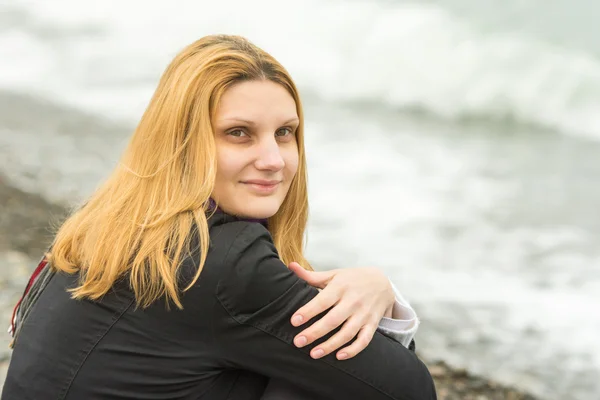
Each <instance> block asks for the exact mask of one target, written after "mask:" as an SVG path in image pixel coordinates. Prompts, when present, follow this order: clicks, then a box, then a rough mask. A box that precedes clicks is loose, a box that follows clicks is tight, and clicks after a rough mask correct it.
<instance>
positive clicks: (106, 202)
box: [48, 35, 312, 308]
mask: <svg viewBox="0 0 600 400" xmlns="http://www.w3.org/2000/svg"><path fill="white" fill-rule="evenodd" d="M247 80H270V81H273V82H276V83H278V84H280V85H282V86H283V87H285V88H286V89H287V90H288V92H289V93H290V94H291V95H292V97H293V98H294V100H295V101H296V108H297V113H298V117H299V118H300V126H299V127H298V130H297V134H296V138H297V141H298V156H299V165H298V171H297V173H296V176H295V178H294V180H293V181H292V183H291V186H290V189H289V192H288V194H287V196H286V198H285V200H284V201H283V204H282V205H281V207H280V208H279V210H278V211H277V213H276V214H275V215H274V216H272V217H271V218H269V220H268V229H269V231H270V233H271V235H272V237H273V240H274V243H275V246H276V248H277V250H278V252H279V255H280V258H281V260H282V261H283V262H284V263H286V264H288V263H289V262H291V261H297V262H299V263H300V264H301V265H302V266H303V267H304V268H306V269H308V270H312V268H311V267H310V265H309V264H308V262H307V261H306V259H305V258H304V255H303V241H304V231H305V228H306V223H307V219H308V195H307V176H306V159H305V150H304V118H303V113H302V106H301V102H300V98H299V96H298V91H297V89H296V86H295V84H294V82H293V81H292V79H291V77H290V75H289V74H288V72H287V71H286V70H285V69H284V68H283V66H281V64H280V63H279V62H277V60H275V59H274V58H273V57H272V56H271V55H269V54H268V53H266V52H265V51H263V50H262V49H260V48H258V47H257V46H255V45H254V44H252V43H251V42H249V41H248V40H246V39H245V38H243V37H239V36H230V35H212V36H207V37H204V38H202V39H200V40H198V41H196V42H194V43H192V44H191V45H189V46H187V47H186V48H185V49H183V50H182V51H181V52H180V53H179V54H178V55H177V56H176V57H175V59H174V60H173V61H172V62H171V63H170V65H169V66H168V67H167V69H166V71H165V72H164V74H163V75H162V77H161V79H160V82H159V84H158V87H157V89H156V92H155V93H154V95H153V97H152V99H151V101H150V104H149V105H148V107H147V109H146V111H145V112H144V114H143V116H142V118H141V120H140V122H139V125H138V126H137V128H136V129H135V132H134V133H133V135H132V137H131V139H130V141H129V144H128V146H127V148H126V149H125V152H124V154H123V156H122V159H121V161H120V163H119V164H118V166H117V167H116V168H115V170H114V171H113V172H112V173H111V175H110V176H109V177H108V178H107V180H106V181H105V182H104V183H103V184H102V185H101V186H100V187H99V188H98V189H97V190H96V191H95V193H93V194H92V196H91V197H90V198H89V199H88V201H87V202H86V203H85V204H84V205H83V206H82V207H80V208H79V209H77V210H76V211H75V212H73V213H72V215H71V216H70V217H69V218H68V219H67V220H66V221H65V222H64V223H63V224H62V226H61V227H60V228H59V229H58V231H57V233H56V236H55V239H54V242H53V244H52V248H51V250H50V252H49V254H48V257H49V259H50V260H51V262H52V264H51V265H52V267H53V268H54V269H55V270H57V271H63V272H66V273H76V272H80V282H79V286H78V287H76V288H73V289H72V290H71V291H72V296H73V297H74V298H76V299H83V298H88V299H92V300H96V299H99V298H100V297H102V296H103V295H104V294H105V293H107V292H108V291H109V290H110V289H111V287H112V286H113V284H114V283H115V281H116V280H117V279H119V278H122V277H126V276H128V278H129V281H130V285H131V288H132V290H133V292H134V293H135V297H136V302H137V304H138V306H141V307H147V306H149V305H150V304H152V303H153V302H154V301H156V300H158V299H159V298H165V299H166V300H167V305H168V304H169V303H170V302H173V303H174V304H175V305H176V306H177V307H178V308H182V304H181V301H180V295H181V293H182V291H186V290H188V289H189V288H190V287H192V286H193V285H194V283H195V282H196V280H197V279H198V277H199V276H200V273H201V271H202V268H203V266H204V263H205V261H206V254H207V251H208V247H209V232H208V222H207V213H208V212H209V210H210V205H209V201H210V196H211V193H212V191H213V187H214V185H215V177H216V166H217V164H216V148H215V141H214V134H213V128H212V123H211V121H212V119H213V117H214V115H215V111H216V108H217V106H218V104H219V101H220V98H221V96H222V95H223V93H224V92H225V91H226V90H227V89H228V88H229V87H230V86H231V85H233V84H235V83H237V82H240V81H247ZM194 228H196V229H197V230H198V237H199V239H200V240H199V244H200V260H199V268H198V271H197V273H196V274H195V276H194V278H193V280H192V282H191V283H190V284H189V285H187V286H186V287H185V288H181V287H180V286H181V285H180V284H179V283H178V282H179V281H178V269H179V265H180V262H181V261H182V257H185V255H186V254H190V253H191V250H192V249H190V233H191V232H192V229H194Z"/></svg>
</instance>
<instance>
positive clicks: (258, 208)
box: [226, 197, 281, 219]
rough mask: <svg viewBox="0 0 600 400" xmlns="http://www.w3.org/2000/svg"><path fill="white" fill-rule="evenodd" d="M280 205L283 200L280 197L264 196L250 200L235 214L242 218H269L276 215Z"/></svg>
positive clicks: (238, 208)
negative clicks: (270, 197)
mask: <svg viewBox="0 0 600 400" xmlns="http://www.w3.org/2000/svg"><path fill="white" fill-rule="evenodd" d="M280 206H281V202H280V201H279V200H278V199H275V198H272V199H269V198H264V197H263V198H260V199H253V200H249V201H248V202H246V203H245V204H244V205H240V206H239V207H237V210H235V212H233V214H235V215H237V216H238V217H242V218H249V219H267V218H271V217H272V216H273V215H275V214H276V213H277V211H278V210H279V207H280ZM226 212H227V211H226Z"/></svg>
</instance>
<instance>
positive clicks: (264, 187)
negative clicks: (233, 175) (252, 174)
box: [243, 181, 281, 194]
mask: <svg viewBox="0 0 600 400" xmlns="http://www.w3.org/2000/svg"><path fill="white" fill-rule="evenodd" d="M280 183H281V182H275V183H270V184H264V183H255V182H254V181H248V182H243V184H244V185H246V186H247V187H248V188H249V189H250V190H252V191H253V192H256V193H259V194H271V193H273V192H274V191H275V190H277V187H278V186H279V184H280Z"/></svg>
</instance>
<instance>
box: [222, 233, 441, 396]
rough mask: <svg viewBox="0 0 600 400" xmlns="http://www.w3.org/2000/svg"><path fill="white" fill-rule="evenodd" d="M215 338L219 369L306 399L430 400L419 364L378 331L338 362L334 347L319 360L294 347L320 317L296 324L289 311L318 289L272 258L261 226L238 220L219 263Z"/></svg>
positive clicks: (431, 385)
mask: <svg viewBox="0 0 600 400" xmlns="http://www.w3.org/2000/svg"><path fill="white" fill-rule="evenodd" d="M215 294H216V298H217V306H216V307H215V313H216V315H215V327H214V329H215V337H217V338H218V339H217V343H218V346H219V349H218V351H219V353H220V358H221V359H222V360H224V361H223V362H224V367H225V368H237V369H245V370H250V371H254V372H257V373H259V374H262V375H264V376H267V377H269V378H274V379H278V380H279V381H281V382H288V383H290V384H293V385H296V386H297V387H299V388H301V389H302V390H304V391H307V392H308V393H311V394H312V395H313V397H314V398H326V399H344V400H346V399H350V398H351V399H371V400H378V399H402V400H430V399H436V394H435V387H434V383H433V380H432V378H431V375H430V374H429V371H428V370H427V367H426V366H425V365H424V364H423V363H422V362H421V361H420V360H419V359H418V358H417V356H416V355H415V353H414V352H411V351H409V350H408V349H407V348H406V347H404V346H402V344H400V343H397V342H395V341H393V340H392V339H390V338H388V337H386V336H385V335H383V334H381V333H380V332H375V335H374V337H373V340H372V341H371V343H370V344H369V345H368V346H367V348H366V349H364V350H363V351H362V352H361V353H359V354H358V355H357V356H355V357H354V358H351V359H348V360H343V361H339V360H337V359H336V358H335V354H329V355H327V356H325V357H323V358H321V359H317V360H315V359H313V358H311V357H310V350H311V349H312V348H313V347H315V346H316V345H318V344H320V343H322V342H324V341H326V340H327V339H328V338H329V337H331V336H332V335H333V334H335V333H336V332H337V331H339V328H337V329H336V330H334V331H333V332H331V333H330V334H328V335H326V336H325V337H324V338H321V339H320V340H318V341H317V342H316V343H313V344H311V345H309V346H305V347H303V348H297V347H296V346H295V345H294V343H293V339H294V337H295V335H297V334H298V333H300V332H301V331H302V330H304V329H305V328H306V327H307V326H309V325H311V324H312V323H314V322H315V321H316V320H318V319H319V318H321V317H322V316H323V315H325V313H326V312H327V311H325V312H324V313H322V314H321V315H317V316H316V317H315V318H313V319H312V320H311V321H308V322H307V323H305V324H304V325H302V326H301V327H294V326H293V325H292V324H291V323H290V319H291V316H292V314H293V313H294V312H295V311H296V310H297V309H299V308H300V307H301V306H303V305H304V304H306V303H308V302H309V301H310V300H311V299H312V298H314V297H315V296H316V295H317V294H318V290H317V289H316V288H313V287H311V286H310V285H309V284H307V283H306V282H305V281H303V280H301V279H300V278H298V277H297V276H296V275H295V274H294V273H293V272H292V271H290V270H288V268H287V267H286V266H285V264H283V263H282V261H281V260H280V259H279V257H278V254H277V251H276V249H275V247H274V245H273V242H272V240H271V236H270V234H269V232H268V231H267V230H266V229H265V228H264V227H263V226H262V225H260V224H255V223H245V226H243V227H242V229H241V230H240V231H239V233H238V234H237V237H236V238H235V240H234V241H233V244H232V245H231V248H230V249H229V252H228V254H227V255H226V256H225V260H224V261H223V264H222V270H221V271H220V274H219V279H218V284H217V286H216V289H215Z"/></svg>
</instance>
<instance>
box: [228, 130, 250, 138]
mask: <svg viewBox="0 0 600 400" xmlns="http://www.w3.org/2000/svg"><path fill="white" fill-rule="evenodd" d="M227 134H228V135H231V136H234V137H243V135H246V132H244V131H243V130H241V129H236V130H233V131H229V132H228V133H227Z"/></svg>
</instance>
